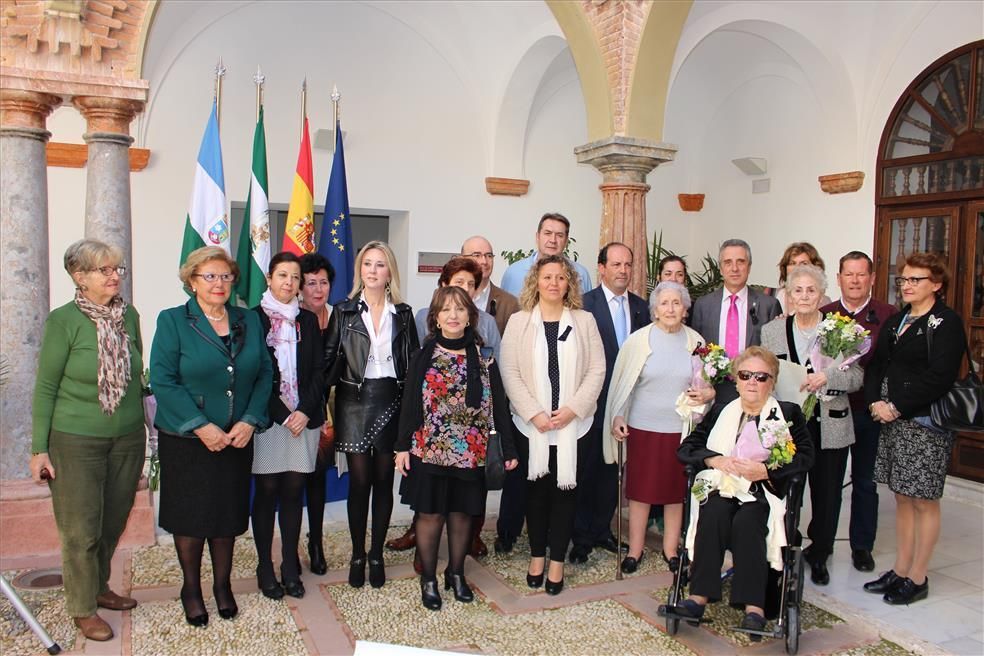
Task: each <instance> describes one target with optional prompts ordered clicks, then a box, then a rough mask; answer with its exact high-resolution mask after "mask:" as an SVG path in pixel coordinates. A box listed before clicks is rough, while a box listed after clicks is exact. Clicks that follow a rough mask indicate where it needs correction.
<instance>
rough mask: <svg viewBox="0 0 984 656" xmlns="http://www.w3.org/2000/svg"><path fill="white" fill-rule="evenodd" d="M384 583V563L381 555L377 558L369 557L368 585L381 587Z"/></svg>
mask: <svg viewBox="0 0 984 656" xmlns="http://www.w3.org/2000/svg"><path fill="white" fill-rule="evenodd" d="M385 584H386V565H385V563H383V558H382V556H380V557H379V559H378V560H377V559H375V558H370V559H369V585H371V586H372V587H374V588H381V587H383V585H385Z"/></svg>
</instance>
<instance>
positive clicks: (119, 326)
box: [75, 290, 131, 415]
mask: <svg viewBox="0 0 984 656" xmlns="http://www.w3.org/2000/svg"><path fill="white" fill-rule="evenodd" d="M75 305H77V306H78V308H79V311H80V312H82V314H84V315H85V316H87V317H89V318H90V319H92V321H93V322H95V324H96V342H97V343H98V345H99V351H98V353H99V377H98V382H99V385H98V387H99V407H100V408H101V409H102V411H103V414H107V415H111V414H113V413H114V412H116V408H118V407H119V405H120V401H122V400H123V395H124V394H126V388H127V387H128V386H129V385H130V375H131V372H130V344H129V337H128V335H127V334H126V328H125V327H124V325H123V315H124V314H126V301H124V300H123V299H122V298H120V297H119V296H114V297H113V300H111V301H110V302H109V303H108V304H107V305H99V304H98V303H93V302H92V301H90V300H89V299H87V298H86V297H85V296H83V295H82V291H81V290H75Z"/></svg>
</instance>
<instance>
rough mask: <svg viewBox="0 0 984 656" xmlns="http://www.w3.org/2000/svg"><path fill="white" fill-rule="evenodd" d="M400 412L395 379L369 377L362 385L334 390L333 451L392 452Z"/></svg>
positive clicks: (344, 385)
mask: <svg viewBox="0 0 984 656" xmlns="http://www.w3.org/2000/svg"><path fill="white" fill-rule="evenodd" d="M399 413H400V385H399V383H397V381H396V379H395V378H370V379H367V380H365V381H363V383H362V385H361V386H360V385H354V384H352V383H346V382H345V381H342V382H340V383H339V384H338V385H337V386H336V387H335V450H336V451H342V452H344V453H369V451H370V449H375V450H376V451H382V452H384V453H392V451H393V443H394V442H396V431H397V424H398V415H399Z"/></svg>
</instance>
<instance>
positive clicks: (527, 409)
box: [500, 255, 605, 595]
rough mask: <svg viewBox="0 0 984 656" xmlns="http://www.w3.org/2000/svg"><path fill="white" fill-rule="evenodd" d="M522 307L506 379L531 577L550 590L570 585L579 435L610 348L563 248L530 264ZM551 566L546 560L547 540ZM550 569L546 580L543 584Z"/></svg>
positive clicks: (505, 359) (505, 349)
mask: <svg viewBox="0 0 984 656" xmlns="http://www.w3.org/2000/svg"><path fill="white" fill-rule="evenodd" d="M519 303H520V307H521V308H522V310H521V311H520V312H517V313H516V314H514V315H513V316H512V317H511V318H510V319H509V324H508V325H507V326H506V334H505V335H503V337H502V361H501V363H500V369H501V371H502V382H503V384H504V385H505V388H506V395H507V396H508V397H509V401H510V407H511V409H512V415H513V423H514V424H515V425H516V427H517V429H518V431H519V433H521V435H517V436H516V442H517V445H516V446H517V450H518V451H519V453H520V458H521V459H522V460H523V461H525V462H526V463H527V468H526V470H527V488H526V494H527V508H526V524H527V530H528V532H529V537H530V564H529V569H528V570H527V575H526V582H527V585H529V586H530V587H531V588H538V587H540V586H544V589H545V590H546V591H547V593H548V594H554V595H555V594H559V593H560V591H561V590H563V588H564V557H565V556H566V553H567V547H568V545H569V544H570V541H571V533H572V532H573V530H574V510H575V504H576V501H577V488H576V486H577V465H578V461H579V460H583V458H579V457H578V451H579V450H580V449H581V448H582V442H583V444H585V445H586V440H585V441H581V440H580V438H581V437H583V436H584V435H585V434H586V433H587V432H588V429H590V428H591V424H592V421H593V420H594V413H595V409H596V407H597V402H598V395H599V394H600V393H601V387H602V385H603V384H604V382H605V349H604V345H603V343H602V341H601V335H600V334H599V333H598V326H597V324H596V323H595V320H594V317H593V316H592V315H591V313H590V312H585V311H584V310H582V309H581V289H580V281H579V279H578V275H577V272H576V271H575V270H574V267H573V266H572V265H571V263H570V261H569V260H568V259H567V258H565V257H563V256H560V255H549V256H547V257H541V258H539V259H538V260H537V261H536V262H534V263H533V266H532V267H531V268H530V271H529V273H528V274H527V276H526V280H525V282H524V283H523V290H522V293H521V294H520V297H519ZM548 544H549V547H550V565H549V569H548V568H547V564H546V556H547V546H548ZM544 575H546V584H545V585H544Z"/></svg>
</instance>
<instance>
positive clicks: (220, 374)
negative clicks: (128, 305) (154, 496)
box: [150, 247, 273, 626]
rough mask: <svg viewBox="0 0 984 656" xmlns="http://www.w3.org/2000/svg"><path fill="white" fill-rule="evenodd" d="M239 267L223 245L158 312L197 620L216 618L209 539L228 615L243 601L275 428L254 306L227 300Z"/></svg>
mask: <svg viewBox="0 0 984 656" xmlns="http://www.w3.org/2000/svg"><path fill="white" fill-rule="evenodd" d="M238 277H239V267H238V266H236V262H235V261H234V260H232V259H231V258H230V257H229V255H228V254H226V252H225V251H224V250H223V249H221V248H217V247H205V248H200V249H198V250H196V251H194V252H192V253H191V255H189V256H188V259H187V261H186V262H185V263H184V264H183V265H182V266H181V272H180V278H181V281H182V282H183V283H184V286H185V291H187V292H189V293H190V294H192V295H193V297H192V298H191V299H190V300H189V301H188V302H187V303H185V304H184V305H179V306H178V307H175V308H171V309H168V310H164V311H163V312H161V313H160V315H159V316H158V317H157V332H156V333H155V335H154V346H153V350H152V351H151V357H150V382H151V387H152V388H153V390H154V395H155V396H156V397H157V415H156V417H155V419H154V425H155V426H156V427H157V429H158V431H159V434H160V436H159V442H158V453H159V455H160V462H161V497H160V519H159V521H160V525H161V528H163V529H165V530H167V531H169V532H171V533H172V534H174V546H175V549H176V550H177V552H178V560H179V561H180V563H181V569H182V571H183V572H184V585H183V586H182V587H181V603H182V605H183V606H184V611H185V619H186V620H187V621H188V623H189V624H191V625H193V626H205V625H206V624H208V613H207V612H206V610H205V602H204V600H203V598H202V587H201V560H202V551H203V549H204V545H205V541H206V540H208V548H209V553H210V554H211V557H212V569H213V571H214V573H215V576H214V579H213V585H212V591H213V593H214V594H215V600H216V605H217V606H218V609H219V615H220V616H221V617H222V618H223V619H232V618H233V617H235V616H236V614H237V613H238V611H239V609H238V607H237V606H236V601H235V599H234V598H233V596H232V588H231V587H230V582H229V576H230V573H231V571H232V551H233V545H234V543H235V539H236V536H237V535H240V534H242V533H244V532H245V531H246V529H247V527H248V526H249V485H250V470H251V467H252V463H253V444H252V441H251V439H252V437H253V432H254V431H255V430H263V429H264V428H266V426H267V424H268V423H269V422H268V419H267V404H268V402H269V398H270V393H271V390H272V388H273V366H272V363H271V362H270V356H269V354H268V352H267V348H266V340H265V333H264V331H263V328H262V327H261V326H260V320H259V317H258V316H257V314H256V313H255V312H250V311H248V310H244V309H242V308H237V307H234V306H232V305H229V304H228V301H229V297H230V295H231V292H232V286H233V284H234V283H235V281H236V279H237V278H238Z"/></svg>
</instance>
